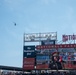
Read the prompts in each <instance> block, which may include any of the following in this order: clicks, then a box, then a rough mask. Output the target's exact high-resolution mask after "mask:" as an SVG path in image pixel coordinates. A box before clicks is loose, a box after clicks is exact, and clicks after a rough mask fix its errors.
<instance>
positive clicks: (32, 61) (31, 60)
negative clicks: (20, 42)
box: [23, 58, 35, 65]
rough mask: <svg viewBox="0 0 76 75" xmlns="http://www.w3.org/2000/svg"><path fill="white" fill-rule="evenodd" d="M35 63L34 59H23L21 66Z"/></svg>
mask: <svg viewBox="0 0 76 75" xmlns="http://www.w3.org/2000/svg"><path fill="white" fill-rule="evenodd" d="M34 63H35V58H24V59H23V64H27V65H29V64H34Z"/></svg>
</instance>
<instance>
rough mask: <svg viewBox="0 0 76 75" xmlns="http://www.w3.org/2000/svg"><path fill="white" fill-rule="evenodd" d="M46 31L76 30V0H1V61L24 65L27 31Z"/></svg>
mask: <svg viewBox="0 0 76 75" xmlns="http://www.w3.org/2000/svg"><path fill="white" fill-rule="evenodd" d="M14 22H16V26H15V25H14ZM43 32H57V34H58V36H57V37H58V40H59V41H60V40H61V38H62V35H63V34H73V33H74V34H76V0H0V65H6V66H16V67H22V57H23V34H24V33H43Z"/></svg>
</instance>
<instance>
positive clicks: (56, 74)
mask: <svg viewBox="0 0 76 75" xmlns="http://www.w3.org/2000/svg"><path fill="white" fill-rule="evenodd" d="M1 75H76V72H51V73H21V72H19V73H18V72H15V73H14V72H7V73H3V72H2V73H1Z"/></svg>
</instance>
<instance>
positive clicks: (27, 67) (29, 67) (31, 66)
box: [23, 64, 34, 70]
mask: <svg viewBox="0 0 76 75" xmlns="http://www.w3.org/2000/svg"><path fill="white" fill-rule="evenodd" d="M23 69H24V70H33V69H34V65H32V64H30V65H23Z"/></svg>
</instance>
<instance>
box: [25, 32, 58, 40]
mask: <svg viewBox="0 0 76 75" xmlns="http://www.w3.org/2000/svg"><path fill="white" fill-rule="evenodd" d="M41 40H57V32H50V33H32V34H25V35H24V41H25V42H32V41H33V42H34V41H41Z"/></svg>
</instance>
